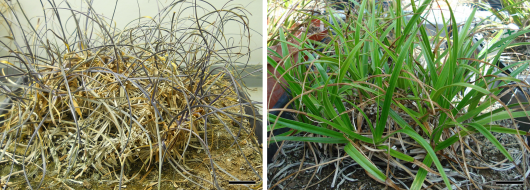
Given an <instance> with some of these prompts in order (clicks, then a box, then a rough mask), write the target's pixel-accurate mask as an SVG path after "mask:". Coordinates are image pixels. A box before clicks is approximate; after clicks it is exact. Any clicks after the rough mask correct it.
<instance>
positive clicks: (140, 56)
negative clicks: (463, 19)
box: [0, 0, 261, 189]
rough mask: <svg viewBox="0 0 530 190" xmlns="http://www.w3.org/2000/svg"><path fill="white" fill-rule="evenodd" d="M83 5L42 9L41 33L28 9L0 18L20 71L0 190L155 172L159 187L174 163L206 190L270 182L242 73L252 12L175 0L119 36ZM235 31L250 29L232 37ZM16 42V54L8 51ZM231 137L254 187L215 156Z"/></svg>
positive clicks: (2, 151) (0, 161) (9, 103)
mask: <svg viewBox="0 0 530 190" xmlns="http://www.w3.org/2000/svg"><path fill="white" fill-rule="evenodd" d="M83 3H84V4H83V5H84V6H86V7H88V8H87V9H86V10H76V9H74V8H72V5H71V2H69V1H62V2H60V3H57V2H55V1H53V0H50V1H41V5H42V6H43V9H44V15H45V16H44V17H43V18H40V19H38V22H37V24H36V25H33V24H32V22H30V20H29V19H28V17H27V15H26V13H25V12H24V10H20V12H11V13H10V14H13V16H14V17H7V13H3V12H2V13H0V15H1V16H2V18H3V20H4V21H5V22H8V23H10V27H9V32H10V35H11V38H12V39H6V40H2V44H3V45H4V48H7V49H8V50H9V52H10V54H9V55H7V56H2V57H0V63H1V64H3V65H5V66H7V67H10V68H12V69H15V70H16V71H17V73H16V74H9V75H5V74H4V76H2V77H1V78H2V82H1V83H0V84H1V85H0V86H1V92H2V94H4V95H5V96H6V99H5V100H4V103H3V104H2V107H1V108H2V109H1V110H0V111H1V112H2V113H1V114H3V115H2V117H3V119H2V120H1V124H0V125H1V126H0V166H1V168H5V167H10V171H9V175H7V176H6V177H4V178H2V179H1V180H2V181H1V183H2V185H0V186H2V187H3V188H4V189H5V188H7V187H8V186H10V185H13V184H15V183H12V182H10V179H11V178H12V177H11V176H12V175H15V174H23V176H24V179H25V182H26V184H27V185H28V186H29V187H30V188H39V187H43V182H44V181H46V180H50V179H52V178H53V179H54V181H59V182H61V183H62V184H64V185H66V183H64V182H76V180H77V181H79V180H78V178H80V179H84V178H85V176H87V175H88V174H89V173H94V172H97V173H99V174H101V175H102V176H106V178H104V179H108V180H106V181H107V182H108V183H109V184H118V185H119V188H120V189H121V188H122V185H123V184H126V183H129V182H131V181H132V180H138V179H139V178H142V181H143V179H144V178H145V177H146V176H147V175H148V174H149V173H150V172H151V171H152V170H153V168H154V171H155V172H156V171H157V172H158V175H157V177H156V178H157V182H154V184H157V186H158V188H160V187H161V181H162V179H165V178H164V176H163V175H164V173H163V169H164V168H163V166H164V167H168V168H169V169H170V170H172V172H173V173H175V174H176V173H178V174H179V175H177V176H178V179H179V180H181V181H188V182H191V183H193V184H196V185H197V186H200V187H203V188H217V189H221V188H222V187H223V186H226V184H224V183H223V184H221V181H226V180H261V174H260V173H261V172H258V171H259V170H257V169H256V167H261V156H260V155H261V151H260V150H261V149H260V147H259V143H258V142H256V138H255V135H254V131H255V130H256V131H260V130H261V121H260V119H259V118H260V116H259V113H257V111H256V109H255V105H256V104H259V102H253V101H251V100H250V99H249V96H248V94H247V92H246V89H245V87H244V85H243V83H242V81H241V79H242V78H244V77H245V76H241V73H242V71H241V70H236V69H235V65H236V64H242V65H244V66H246V63H247V62H248V59H249V54H250V52H251V49H250V48H249V43H250V35H251V33H252V30H251V29H250V28H249V27H248V23H249V20H248V18H247V14H248V12H247V11H246V10H245V9H244V7H242V6H239V5H231V4H226V5H224V6H223V7H221V8H216V7H214V6H213V5H212V4H210V3H208V2H197V1H173V2H170V3H169V5H168V6H166V7H162V8H161V9H160V11H159V13H158V14H157V15H156V16H154V17H149V16H144V17H140V18H137V19H134V20H132V21H131V22H130V23H128V24H127V25H126V27H125V28H124V29H122V30H120V29H118V28H117V27H116V23H115V21H114V17H111V18H107V17H104V16H102V15H100V14H98V13H97V12H95V10H94V9H93V7H92V6H93V4H92V1H83ZM59 5H62V6H59ZM13 8H14V7H13ZM20 9H21V8H20ZM190 9H191V10H193V11H192V12H193V15H192V16H189V17H188V16H187V15H186V14H184V11H186V10H188V11H189V10H190ZM9 18H13V19H9ZM26 24H27V25H28V27H23V26H25V25H26ZM234 24H235V25H237V26H239V27H240V28H239V29H238V30H230V32H226V31H227V28H226V26H227V25H231V26H233V25H234ZM238 32H239V33H238ZM234 33H236V34H234ZM235 39H237V40H240V41H241V43H240V44H235V43H234V40H235ZM11 40H12V42H13V43H14V44H15V48H12V47H10V46H8V45H6V43H7V41H11ZM243 68H245V67H243ZM243 70H244V69H243ZM254 72H259V70H257V71H254ZM254 127H257V128H256V129H254ZM223 135H225V136H227V138H225V139H224V140H230V143H228V144H227V147H224V148H225V149H234V150H236V151H237V152H238V153H237V154H235V155H236V156H237V157H240V158H241V159H243V160H245V162H241V164H240V165H238V167H244V168H248V169H249V170H251V171H252V172H249V173H248V174H246V177H247V178H246V179H237V177H236V176H234V175H233V173H232V174H231V172H229V170H228V169H227V168H223V166H220V165H219V163H217V161H218V158H219V157H221V158H223V160H224V159H226V158H224V157H222V155H219V154H218V153H217V155H213V154H214V153H213V152H212V151H213V150H214V149H215V148H214V147H215V146H217V149H219V147H218V146H219V143H218V141H219V138H222V136H223ZM259 135H261V133H259ZM216 141H217V143H215V142H216ZM247 142H248V143H247ZM228 146H229V147H228ZM243 150H250V151H243ZM249 157H250V158H249ZM251 158H253V159H251ZM190 163H198V164H196V165H199V166H200V168H197V167H192V166H190ZM234 164H236V163H234ZM20 167H21V169H22V170H20V171H16V170H17V169H16V168H20ZM191 168H193V169H191ZM200 171H204V172H203V173H206V174H207V176H205V175H200V173H201V172H200ZM48 176H51V177H49V178H48ZM155 176H156V175H155ZM152 185H153V183H152V184H151V186H152Z"/></svg>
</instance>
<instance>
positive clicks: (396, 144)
mask: <svg viewBox="0 0 530 190" xmlns="http://www.w3.org/2000/svg"><path fill="white" fill-rule="evenodd" d="M352 2H353V3H354V4H355V7H354V8H352V9H350V10H345V11H344V13H345V14H347V15H346V18H345V20H341V19H338V18H336V17H335V16H329V15H324V16H312V14H307V19H308V20H310V19H318V20H320V22H321V23H323V24H324V25H325V26H326V27H327V28H329V29H330V30H329V32H328V37H329V38H331V39H330V40H329V43H322V42H319V41H313V40H309V39H308V38H309V36H310V35H311V34H308V30H305V31H303V32H302V34H301V35H300V37H297V36H295V35H293V34H292V33H291V32H286V29H285V28H279V29H278V31H279V34H278V38H276V39H275V41H277V43H278V44H281V50H282V51H281V52H280V53H281V55H280V53H278V52H275V51H274V50H272V49H269V51H268V52H269V54H268V58H267V61H268V64H270V65H272V66H273V67H274V68H275V70H276V71H277V72H279V73H280V75H281V77H280V78H283V79H285V81H286V82H287V84H286V85H285V87H286V88H289V89H290V90H289V92H290V94H291V96H292V97H293V98H292V100H291V101H290V102H289V103H288V104H287V105H286V106H285V107H284V108H281V109H271V110H269V112H271V111H280V113H282V112H291V113H295V114H296V121H294V120H287V119H284V118H281V117H276V116H275V115H272V114H269V115H268V121H269V122H270V124H269V126H268V128H267V129H268V130H269V131H271V130H273V129H280V128H290V129H292V130H290V131H289V132H286V133H284V134H281V135H276V136H270V137H269V138H268V140H269V143H277V142H279V141H284V140H285V141H302V142H310V143H309V144H312V143H324V144H338V145H339V147H340V149H343V150H344V152H345V153H346V154H347V155H349V157H351V158H352V159H353V160H355V162H356V163H357V164H358V165H360V166H361V167H362V168H363V169H364V170H365V171H366V173H367V174H368V175H369V176H370V177H371V178H373V179H375V180H377V181H379V182H380V183H383V184H386V185H388V186H389V187H392V188H395V189H400V188H404V189H421V188H436V189H443V188H447V189H454V188H456V187H460V186H461V185H466V183H467V185H470V186H472V187H473V188H477V189H482V186H481V184H480V183H477V182H475V181H473V179H472V178H471V177H470V174H469V171H468V169H467V168H469V167H470V164H469V163H468V162H466V157H468V158H469V155H465V154H464V152H466V151H465V150H468V149H469V146H464V145H465V143H464V139H465V138H467V136H470V135H471V134H474V133H479V134H481V135H483V136H484V137H485V138H486V139H487V140H488V141H490V142H491V143H493V145H494V146H495V147H496V148H497V149H498V150H499V151H500V152H501V153H502V155H503V156H504V157H505V158H506V159H507V161H508V162H511V163H512V164H513V166H514V167H513V169H514V170H516V169H517V170H518V172H519V173H520V174H521V177H520V178H521V180H522V181H526V182H528V180H525V179H523V178H524V174H525V173H527V171H528V164H529V163H528V161H527V159H528V158H527V156H528V152H529V151H530V148H529V147H528V145H527V144H526V143H525V142H524V141H523V138H522V137H521V135H527V132H526V131H522V130H517V129H514V128H510V127H508V126H502V125H498V124H495V121H500V120H509V121H511V122H515V121H514V120H513V119H514V118H518V117H527V116H528V115H529V114H530V111H528V110H516V109H513V108H514V107H517V106H518V105H520V104H524V103H523V102H518V103H516V104H512V105H505V104H504V103H502V102H501V101H500V99H499V96H500V92H501V91H502V89H503V88H514V87H518V88H526V87H528V84H526V83H525V82H523V81H520V80H518V79H516V78H515V77H516V75H517V74H518V73H520V72H522V71H523V70H524V69H527V67H528V63H526V62H522V63H517V64H513V65H510V66H509V67H514V66H518V67H517V69H515V70H514V71H513V72H512V73H511V74H510V75H505V76H504V77H499V74H502V73H505V72H504V70H506V69H509V67H506V68H504V70H502V69H500V68H498V67H497V66H496V65H495V64H494V63H496V62H497V61H498V60H499V57H500V55H501V53H502V52H503V50H504V49H505V48H506V47H507V46H514V45H517V44H511V42H512V41H513V40H514V39H515V38H516V37H517V36H519V35H522V34H524V33H527V32H529V30H528V28H524V29H522V30H520V31H517V32H516V33H514V34H511V35H509V36H507V37H505V38H502V39H499V40H498V41H496V42H495V43H494V44H490V45H488V46H487V47H485V48H482V51H480V52H479V51H477V47H479V46H480V45H481V43H482V40H479V41H478V42H475V43H474V42H473V36H474V34H475V33H477V32H478V31H477V30H476V29H475V28H473V27H471V26H472V22H473V17H474V13H475V10H473V12H472V13H471V15H470V16H469V19H468V20H467V21H466V22H465V23H463V24H460V25H459V24H457V23H456V20H455V15H453V12H452V8H451V7H449V10H450V14H448V15H444V16H445V17H446V18H450V19H449V22H447V23H444V25H445V28H449V27H448V26H450V25H452V26H459V27H452V28H453V30H452V31H451V33H452V34H453V35H452V36H448V37H442V36H441V32H443V30H441V31H440V32H438V33H436V34H435V35H433V36H428V35H427V31H426V27H425V25H426V24H427V23H426V20H425V19H424V18H426V14H428V13H429V11H426V9H428V8H429V7H430V6H431V5H432V3H433V2H432V1H430V0H427V1H423V2H422V3H421V4H415V2H414V1H411V9H412V10H413V11H412V13H405V12H404V11H403V6H402V3H401V1H395V2H392V3H390V5H389V8H388V10H385V9H383V7H384V6H383V5H382V4H380V3H375V2H374V1H367V0H364V1H361V2H360V3H357V2H354V1H352ZM327 12H328V14H333V13H334V10H331V9H329V8H328V9H327ZM348 13H349V14H348ZM308 22H309V21H308ZM473 25H480V23H475V24H473ZM289 47H291V48H289ZM292 47H295V48H292ZM292 49H295V50H294V51H292ZM290 50H291V51H290ZM491 52H498V53H496V54H495V55H494V56H493V57H492V58H489V57H487V55H488V54H491ZM278 59H280V61H275V60H278ZM271 75H273V74H271ZM277 80H278V81H280V79H277ZM508 83H510V85H507V86H506V85H505V84H508ZM494 84H495V85H494ZM277 85H281V84H277ZM527 97H528V96H527ZM497 103H498V104H500V105H501V106H500V108H498V109H493V110H491V111H489V109H491V107H492V106H493V105H495V104H497ZM289 105H291V106H293V109H287V106H289ZM494 132H496V133H507V134H517V135H514V137H516V138H517V139H518V141H519V143H520V151H519V152H518V153H517V155H514V154H515V153H511V152H508V151H507V150H506V148H505V147H504V146H503V145H502V144H501V143H500V142H499V141H498V140H497V139H496V138H495V137H494V135H493V134H492V133H494ZM418 148H419V149H421V152H422V153H421V154H422V155H421V156H419V155H418V154H417V153H411V151H410V150H411V149H418ZM471 151H472V152H473V153H474V152H475V151H474V150H471ZM471 156H473V155H471ZM475 156H476V154H475ZM521 156H522V158H521ZM374 160H379V161H381V160H382V162H377V163H383V164H384V165H380V164H375V163H376V162H374ZM330 162H331V161H330ZM328 163H329V162H328ZM337 163H338V162H337ZM484 164H488V163H484ZM337 166H338V165H337ZM411 166H413V167H416V169H418V167H419V170H413V169H411V168H410V167H411ZM314 167H316V166H314ZM314 167H311V168H314ZM390 168H399V169H401V170H403V171H405V172H406V174H407V175H408V178H399V179H398V178H396V177H395V176H393V175H391V174H389V172H390V171H389V169H390ZM337 169H338V170H340V168H337ZM316 171H317V170H315V172H316ZM448 171H456V172H450V173H452V174H451V176H450V175H449V173H448ZM454 173H457V174H458V177H460V178H458V179H461V178H465V179H466V180H464V181H460V180H450V178H451V179H455V178H454V177H455V176H453V174H454ZM427 174H430V175H432V176H436V177H437V178H438V179H440V180H439V182H440V183H436V182H432V181H430V180H426V177H427ZM335 175H337V173H335ZM287 177H289V176H287ZM432 179H433V178H432V177H431V180H432ZM281 181H282V180H280V181H279V182H277V183H272V184H269V185H270V186H269V187H270V188H273V187H275V186H276V185H278V184H279V183H280V182H281ZM525 185H526V187H527V186H528V184H525Z"/></svg>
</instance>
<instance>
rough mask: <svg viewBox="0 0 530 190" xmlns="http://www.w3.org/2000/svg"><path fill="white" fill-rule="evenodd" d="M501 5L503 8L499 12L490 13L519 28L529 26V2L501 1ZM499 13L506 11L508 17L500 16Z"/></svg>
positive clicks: (518, 0)
mask: <svg viewBox="0 0 530 190" xmlns="http://www.w3.org/2000/svg"><path fill="white" fill-rule="evenodd" d="M501 2H502V5H503V6H504V8H503V9H501V10H493V9H491V10H490V11H491V12H492V13H493V14H495V16H497V17H498V18H499V19H501V20H502V21H511V20H512V19H513V22H514V23H515V24H516V25H517V26H519V28H524V27H527V26H528V25H529V21H530V1H528V0H502V1H501ZM500 11H506V12H508V14H509V15H503V14H500V13H499V12H500Z"/></svg>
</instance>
